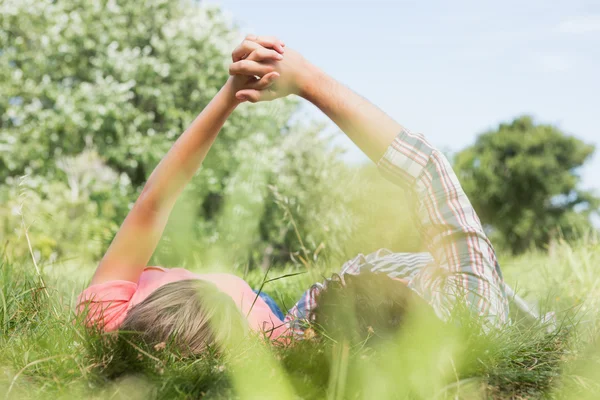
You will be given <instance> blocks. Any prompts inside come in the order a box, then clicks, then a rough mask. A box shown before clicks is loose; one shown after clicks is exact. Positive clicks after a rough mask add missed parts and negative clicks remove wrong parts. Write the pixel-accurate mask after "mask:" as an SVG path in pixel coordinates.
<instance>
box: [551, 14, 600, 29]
mask: <svg viewBox="0 0 600 400" xmlns="http://www.w3.org/2000/svg"><path fill="white" fill-rule="evenodd" d="M558 31H559V32H563V33H590V32H600V15H582V16H579V17H569V18H567V19H565V20H563V21H562V22H561V23H560V24H558Z"/></svg>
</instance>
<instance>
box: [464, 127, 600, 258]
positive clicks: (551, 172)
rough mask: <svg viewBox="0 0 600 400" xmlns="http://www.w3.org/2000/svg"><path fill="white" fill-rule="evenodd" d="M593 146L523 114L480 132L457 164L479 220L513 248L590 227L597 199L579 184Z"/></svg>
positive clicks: (519, 247) (520, 249) (596, 207)
mask: <svg viewBox="0 0 600 400" xmlns="http://www.w3.org/2000/svg"><path fill="white" fill-rule="evenodd" d="M593 152H594V146H593V145H590V144H586V143H584V142H583V141H581V140H579V139H577V138H575V137H573V136H569V135H566V134H565V133H563V132H562V131H561V130H559V129H558V128H556V127H554V126H551V125H547V124H536V123H534V121H533V119H532V118H531V117H529V116H521V117H519V118H516V119H515V120H513V121H512V122H510V123H502V124H500V126H499V127H498V129H496V130H493V131H489V132H486V133H484V134H482V135H480V136H479V137H478V138H477V140H476V142H475V144H474V145H473V146H470V147H468V148H466V149H464V150H463V151H461V152H460V153H458V154H457V155H456V157H455V168H456V172H457V174H458V176H459V177H460V180H461V182H462V184H463V187H464V189H465V191H466V193H467V194H468V195H469V197H470V198H471V200H472V202H473V206H474V207H475V209H476V210H477V212H478V214H479V216H480V218H481V219H482V222H483V223H484V224H488V225H489V226H491V228H493V234H494V235H495V236H496V237H497V239H499V240H500V242H501V243H503V244H504V245H506V246H507V247H508V248H509V249H511V250H512V251H513V252H515V253H520V252H522V251H524V250H527V249H528V248H530V247H531V246H538V247H539V246H543V245H544V244H547V243H548V241H549V240H550V238H552V237H553V236H557V235H562V236H563V237H566V238H573V237H576V236H577V235H578V234H580V233H581V232H582V231H584V230H585V229H589V228H590V227H591V223H590V220H589V216H590V213H592V212H594V211H596V210H597V209H598V205H599V204H600V203H599V199H598V198H597V197H595V196H594V194H593V193H591V192H589V191H584V190H581V189H580V188H579V184H580V181H581V179H580V177H579V175H578V170H579V168H580V167H581V166H582V165H583V164H585V162H586V161H587V160H588V159H589V158H590V157H591V155H592V154H593Z"/></svg>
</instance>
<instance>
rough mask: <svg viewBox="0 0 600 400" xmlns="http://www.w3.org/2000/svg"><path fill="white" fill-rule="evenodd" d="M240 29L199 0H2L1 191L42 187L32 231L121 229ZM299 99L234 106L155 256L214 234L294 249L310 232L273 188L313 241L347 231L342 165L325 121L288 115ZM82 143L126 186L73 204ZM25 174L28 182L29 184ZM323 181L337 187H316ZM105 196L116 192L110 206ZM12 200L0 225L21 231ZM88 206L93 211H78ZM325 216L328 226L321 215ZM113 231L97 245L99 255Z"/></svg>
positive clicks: (257, 251)
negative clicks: (339, 185) (325, 134)
mask: <svg viewBox="0 0 600 400" xmlns="http://www.w3.org/2000/svg"><path fill="white" fill-rule="evenodd" d="M239 38H240V35H239V34H238V33H237V32H236V31H235V30H234V29H233V28H232V27H231V24H230V23H229V22H228V21H227V20H226V19H225V18H224V17H223V15H222V14H221V12H220V11H219V9H218V8H217V7H215V6H205V5H203V4H201V3H199V2H197V1H170V0H149V1H145V2H143V6H141V5H140V3H139V2H131V1H115V0H96V1H88V0H68V1H66V0H65V1H62V0H61V1H39V0H5V1H3V2H2V3H0V94H1V95H0V151H1V157H0V191H2V192H3V193H0V198H2V199H3V204H5V205H8V204H9V203H10V204H11V205H12V207H15V206H18V205H19V202H20V200H19V199H22V198H23V197H22V192H23V191H33V192H35V193H34V194H35V195H32V196H30V197H29V198H35V199H36V200H35V202H34V203H35V204H33V203H32V204H31V207H29V208H27V207H26V208H25V210H26V211H28V212H30V213H35V212H36V211H40V212H44V213H45V214H44V218H43V219H40V218H38V215H35V216H34V217H33V218H30V219H33V220H35V221H37V224H33V225H32V234H33V235H34V236H35V234H36V232H37V233H38V236H39V235H42V233H43V236H44V237H49V238H52V237H54V238H64V237H68V238H77V237H81V238H82V240H83V238H84V237H85V238H87V237H90V235H78V234H77V232H70V233H69V234H68V235H66V234H58V233H57V232H56V231H57V230H61V229H63V230H69V229H84V228H89V227H91V226H94V224H92V223H91V221H92V220H93V219H94V218H96V219H98V220H100V221H104V220H107V221H106V223H98V224H96V225H97V230H99V231H101V232H102V234H100V235H97V234H92V235H91V237H96V238H107V237H108V238H110V236H111V235H110V234H106V230H107V229H108V230H109V231H110V232H114V230H115V228H116V226H117V224H118V223H120V220H121V219H122V218H123V217H124V214H125V213H126V212H127V206H128V205H129V203H130V202H131V201H133V200H134V198H135V193H136V191H137V190H139V188H140V186H141V185H142V184H143V183H144V182H145V180H146V178H147V176H148V175H149V174H150V172H151V170H152V169H153V167H154V166H155V165H156V164H157V163H158V161H159V160H160V158H161V157H162V156H163V155H164V154H165V152H166V151H167V150H168V148H169V147H170V146H171V144H172V142H173V141H174V139H175V138H176V137H177V135H179V133H180V132H182V131H183V130H184V129H185V127H186V126H187V125H188V124H189V123H190V122H191V121H192V120H193V118H194V117H195V115H196V114H197V113H198V112H199V111H200V110H202V109H203V107H205V106H206V104H207V103H208V102H209V101H210V99H211V98H212V97H213V96H214V95H215V94H216V93H217V91H218V90H219V88H220V86H221V85H222V84H223V83H224V82H225V80H226V79H227V77H228V71H227V64H228V62H230V55H229V54H230V51H231V49H232V48H233V46H234V44H235V43H236V42H237V41H238V40H239ZM297 105H298V103H297V102H296V101H293V100H281V101H277V102H274V103H262V104H256V105H243V106H241V107H240V108H239V109H238V110H237V111H236V112H235V113H234V115H233V116H232V117H231V118H230V119H229V120H228V121H227V123H226V124H225V127H224V128H223V130H222V132H221V134H220V137H219V140H217V142H216V143H215V146H214V147H213V149H212V150H211V152H210V154H209V156H208V157H207V159H206V161H205V163H204V166H203V170H202V173H201V174H199V176H198V177H197V178H196V179H195V180H194V181H193V182H192V184H191V185H190V186H189V188H188V189H187V190H186V192H185V195H184V199H183V200H182V201H181V202H180V205H179V207H178V210H177V212H176V213H175V216H174V218H173V222H172V223H171V224H170V227H169V230H168V232H167V238H166V239H167V240H165V242H164V243H163V246H162V247H161V249H160V250H159V252H158V253H157V257H158V261H163V262H165V263H167V264H171V263H175V262H179V261H181V260H180V259H179V258H180V257H179V256H178V255H177V254H176V253H180V252H181V251H183V250H184V247H186V246H187V247H186V248H193V249H194V250H195V253H198V250H199V248H198V246H200V248H201V249H207V248H208V249H212V248H214V247H216V246H215V245H216V244H219V247H221V248H223V247H224V248H225V249H226V251H225V252H224V253H226V254H227V255H228V256H229V258H231V259H232V261H236V262H241V263H245V262H246V261H247V260H248V259H251V260H252V259H254V260H259V261H262V259H263V258H264V257H265V256H264V255H263V253H265V251H266V250H267V249H268V248H269V246H271V247H275V248H278V249H279V251H277V252H274V253H273V252H272V251H271V250H269V251H267V252H266V253H267V254H268V255H269V257H267V258H270V257H271V255H270V254H272V253H273V254H272V257H273V258H275V259H279V260H283V259H285V260H287V259H289V256H290V253H294V252H295V251H297V250H299V247H300V246H299V245H298V243H299V242H298V238H297V235H296V234H295V233H294V232H293V231H292V230H291V229H290V226H291V225H290V219H289V218H284V217H285V215H287V214H286V212H285V210H284V208H282V207H281V206H280V205H278V203H276V197H277V196H282V197H281V198H286V199H287V202H288V203H287V204H288V208H289V209H290V210H291V214H290V215H294V216H295V223H296V224H297V225H298V229H297V230H298V232H299V233H300V234H301V235H303V236H307V238H306V240H305V243H304V244H305V246H308V247H310V246H313V244H314V248H313V249H316V248H317V247H318V246H319V245H320V244H321V242H328V249H332V250H333V249H335V245H333V244H332V243H330V242H329V240H327V237H326V235H332V236H333V237H336V238H338V239H339V240H340V241H341V240H343V239H344V238H345V237H347V236H349V235H350V234H351V233H350V232H348V230H347V229H342V227H341V225H343V224H342V222H341V221H342V218H341V216H342V215H343V214H344V207H345V206H344V204H345V200H344V196H343V194H342V193H341V189H340V190H338V191H337V192H336V191H335V190H330V187H329V186H330V180H331V179H335V178H336V176H337V175H338V174H339V173H341V169H342V166H341V164H340V163H339V161H338V160H337V158H336V157H335V156H333V155H330V154H329V151H328V148H329V142H328V141H327V140H325V139H323V138H321V137H320V131H321V129H319V127H318V126H311V125H310V124H290V123H289V122H288V121H290V117H291V115H292V114H293V113H294V112H295V110H296V109H297ZM86 152H87V153H88V154H92V153H93V154H97V155H98V159H100V160H103V161H104V162H105V163H106V164H107V166H108V167H109V168H110V169H112V170H113V171H114V177H115V182H116V181H119V182H125V183H123V185H121V184H118V185H117V184H116V183H115V185H114V189H115V190H118V191H119V193H122V191H123V190H125V192H126V195H124V196H122V195H115V196H113V198H111V197H110V194H109V193H110V192H107V191H106V190H105V189H106V188H105V187H104V186H102V187H101V189H98V190H96V189H95V188H96V187H97V186H94V185H92V186H91V188H92V189H91V191H90V192H89V193H87V192H86V193H83V194H82V195H81V196H76V197H77V198H76V201H77V202H95V203H96V206H85V207H73V204H72V203H73V202H74V201H75V200H74V197H73V196H69V195H67V194H64V195H62V194H61V195H58V194H57V193H58V192H61V191H68V192H77V191H78V189H77V188H76V187H74V186H73V185H76V180H74V179H73V176H79V175H81V173H80V172H81V171H80V172H77V169H78V168H79V169H81V168H83V167H85V165H79V164H81V163H79V164H77V163H75V164H73V163H72V162H71V163H70V164H69V165H70V166H71V168H69V171H71V172H69V173H67V172H66V170H65V165H66V164H65V161H64V160H74V159H80V158H78V157H79V155H81V154H82V153H86ZM84 159H85V157H84ZM73 169H75V170H73ZM93 171H97V172H98V173H101V172H100V171H105V169H103V168H93V169H92V172H93ZM102 173H103V174H104V175H106V173H105V172H102ZM78 174H79V175H78ZM23 175H29V176H30V178H28V179H25V180H24V182H30V183H31V184H25V185H24V184H22V182H23V181H22V180H20V177H21V176H23ZM119 185H120V186H119ZM269 185H271V186H272V187H273V189H272V190H271V189H269ZM49 188H52V190H50V189H49ZM61 193H62V192H61ZM322 195H323V196H325V195H327V196H328V197H329V198H330V200H327V201H319V200H318V198H319V197H320V196H322ZM107 196H108V197H107ZM25 198H27V197H25ZM44 202H49V203H53V204H47V205H44V204H43V203H44ZM106 202H116V203H117V204H116V205H115V206H114V207H111V212H110V213H108V214H102V212H101V210H102V209H104V208H106V207H104V205H105V203H106ZM0 207H2V206H0ZM62 209H70V210H71V211H70V213H68V214H69V217H68V218H65V219H64V220H60V221H58V219H57V220H55V223H54V224H53V223H52V222H51V220H52V218H59V215H62V213H59V212H58V210H62ZM78 209H81V210H85V212H83V211H82V212H81V213H76V210H78ZM52 210H56V212H54V211H52ZM336 213H339V214H336ZM13 214H14V213H13V212H12V211H11V210H10V209H6V208H5V209H4V212H0V216H2V215H4V216H5V217H4V218H0V231H4V232H5V233H7V234H11V232H13V231H14V229H15V226H18V224H16V223H15V222H14V221H12V222H11V221H9V219H10V216H11V215H13ZM288 214H289V213H288ZM65 216H66V214H65ZM78 218H83V219H85V220H86V221H88V222H90V223H89V224H88V225H86V226H85V227H84V226H81V227H77V224H69V223H68V222H69V220H72V221H73V220H76V219H78ZM42 221H46V223H41V222H42ZM336 221H337V222H336ZM336 224H337V225H336ZM329 226H331V229H332V230H331V231H327V229H325V228H324V227H329ZM335 226H340V227H339V228H336V229H334V227H335ZM34 242H39V241H36V240H34ZM46 242H48V243H55V242H56V243H55V247H56V248H55V250H57V251H59V250H60V246H62V244H61V243H60V242H58V241H51V240H50V241H46ZM105 244H106V243H104V245H97V246H93V249H94V253H95V254H94V256H95V257H97V256H99V254H97V252H98V251H100V250H99V249H102V248H104V247H105ZM191 244H193V245H194V246H188V245H191ZM62 250H64V248H63V249H62ZM48 251H51V249H50V250H48ZM188 253H189V251H188Z"/></svg>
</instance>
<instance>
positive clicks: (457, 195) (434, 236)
mask: <svg viewBox="0 0 600 400" xmlns="http://www.w3.org/2000/svg"><path fill="white" fill-rule="evenodd" d="M232 58H233V63H232V64H231V66H230V74H231V77H230V79H229V80H228V81H227V82H226V83H225V85H224V86H223V88H222V89H221V90H220V91H219V93H218V94H217V95H216V96H215V97H214V99H213V100H212V101H211V102H210V104H209V105H208V106H207V107H206V108H205V109H204V110H203V111H202V112H201V113H200V114H199V116H198V117H197V118H196V119H195V121H194V122H193V123H192V124H191V125H190V127H189V128H188V129H187V130H186V131H185V132H184V133H183V134H182V135H181V136H180V137H179V139H178V140H177V141H176V143H175V144H174V145H173V147H172V148H171V150H170V151H169V152H168V153H167V155H166V156H165V157H164V159H163V160H162V161H161V162H160V164H159V165H158V166H157V167H156V169H155V170H154V171H153V173H152V174H151V176H150V178H149V179H148V182H147V183H146V185H145V187H144V189H143V191H142V193H141V194H140V196H139V198H138V200H137V201H136V203H135V205H134V206H133V208H132V210H131V211H130V213H129V215H128V216H127V218H126V219H125V221H124V222H123V224H122V226H121V228H120V230H119V232H118V233H117V235H116V236H115V238H114V240H113V242H112V244H111V245H110V247H109V249H108V251H107V252H106V255H105V256H104V257H103V259H102V261H101V262H100V264H99V266H98V268H97V270H96V272H95V274H94V276H93V278H92V280H91V283H90V286H89V287H88V288H87V289H85V290H84V291H83V292H82V293H81V295H80V296H79V300H78V311H79V312H82V313H83V312H84V311H85V315H86V316H85V321H86V323H87V324H89V325H94V326H97V327H99V328H101V329H103V330H105V331H113V330H117V329H119V330H122V331H135V332H139V333H140V334H141V335H142V337H143V339H144V340H145V341H147V342H148V343H149V344H153V343H161V342H167V341H171V342H175V343H176V344H177V345H179V346H182V347H185V348H186V349H188V350H190V351H191V352H193V353H200V352H202V351H203V350H204V349H205V348H206V347H207V346H208V345H211V344H213V343H221V342H223V341H227V340H228V338H230V337H231V336H232V335H233V334H234V332H237V331H239V329H242V330H244V329H246V328H250V329H251V330H253V331H256V332H259V333H264V334H266V335H267V336H268V337H269V338H270V339H271V340H274V341H278V342H285V343H287V342H288V341H289V339H290V338H292V337H297V338H302V337H303V334H304V333H305V332H307V331H306V330H307V328H310V327H314V326H319V327H323V329H325V330H328V331H335V330H336V329H337V330H338V331H340V332H343V331H344V330H347V329H348V328H347V326H350V325H348V322H349V320H352V324H351V326H352V328H351V329H352V330H353V332H352V335H353V336H356V337H365V336H369V335H373V334H375V335H377V334H384V333H386V332H394V331H395V330H397V329H398V328H399V327H400V326H401V325H402V322H403V320H404V316H405V314H406V312H407V311H408V309H409V308H410V307H411V306H412V305H413V304H418V303H422V304H427V307H428V308H429V309H430V310H432V312H434V313H435V314H436V315H437V316H438V317H439V318H441V319H442V320H447V319H448V318H449V317H450V315H451V313H452V311H453V309H454V308H455V306H456V304H459V303H460V304H465V305H466V306H467V307H468V308H469V309H470V310H472V311H473V313H474V314H475V315H477V316H479V317H480V318H481V319H482V320H483V321H484V324H487V325H489V326H501V325H502V324H504V323H506V322H507V321H508V301H507V297H506V294H505V290H504V283H503V279H502V273H501V271H500V267H499V265H498V261H497V259H496V255H495V252H494V249H493V247H492V244H491V243H490V241H489V240H488V238H487V236H486V235H485V232H484V230H483V229H482V226H481V223H480V221H479V219H478V217H477V215H476V213H475V211H474V209H473V207H472V206H471V203H470V202H469V200H468V198H467V196H466V195H465V193H464V191H463V189H462V188H461V186H460V184H459V182H458V179H457V177H456V175H455V174H454V172H453V171H452V168H451V167H450V165H449V163H448V161H447V160H446V158H445V157H444V155H443V154H442V153H441V152H440V151H439V150H437V149H435V148H434V147H432V146H431V145H430V144H429V143H428V142H427V141H426V140H425V139H424V138H423V136H421V135H418V134H415V133H412V132H410V131H409V130H407V129H405V128H403V127H402V126H401V125H399V124H398V123H397V122H395V121H394V120H392V119H391V118H390V117H389V116H387V115H386V114H385V113H384V112H382V111H381V110H379V109H378V108H377V107H376V106H374V105H373V104H371V103H370V102H368V101H367V100H365V99H363V98H362V97H360V96H359V95H357V94H355V93H354V92H353V91H351V90H350V89H348V88H346V87H345V86H344V85H342V84H340V83H338V82H337V81H336V80H334V79H333V78H331V77H330V76H328V75H327V74H325V73H324V72H323V71H321V70H320V69H318V68H317V67H315V66H314V65H312V64H311V63H309V62H308V61H307V60H305V59H304V58H303V57H302V56H301V55H300V54H298V53H297V52H295V51H294V50H292V49H290V48H286V47H285V44H284V43H283V42H281V41H280V40H278V39H276V38H272V37H263V36H260V37H257V36H248V37H247V38H246V39H245V40H244V41H243V42H242V44H241V45H240V46H238V47H237V48H236V49H235V50H234V51H233V55H232ZM392 78H393V77H390V79H392ZM291 94H295V95H299V96H301V97H303V98H304V99H306V100H308V101H310V102H311V103H313V104H314V105H315V106H317V107H318V108H319V109H320V110H321V111H323V112H324V113H325V114H326V115H327V116H328V117H329V118H331V120H333V121H334V122H335V123H336V124H337V125H338V126H339V127H340V128H341V129H342V130H343V131H344V132H345V133H346V134H347V135H348V137H349V138H350V139H352V141H354V143H355V144H356V145H357V146H358V147H359V148H360V149H361V150H362V151H363V152H364V153H365V154H366V155H367V156H368V157H369V158H370V159H371V160H373V161H374V162H376V163H377V165H378V167H379V169H380V170H381V172H382V173H383V174H384V175H385V176H387V177H388V178H389V179H390V180H391V181H392V182H393V183H395V184H397V185H400V186H401V187H403V188H404V189H405V190H406V191H407V193H408V194H409V196H410V198H411V199H412V202H411V204H412V208H411V210H410V211H411V212H412V214H413V215H414V217H415V219H416V221H417V223H418V227H419V231H420V234H421V235H422V238H423V241H424V243H425V244H426V245H427V249H428V252H425V253H414V254H409V253H392V252H390V251H388V250H385V249H382V250H379V251H377V252H375V253H373V254H370V255H367V256H364V255H362V254H361V255H358V256H357V257H356V258H354V259H353V260H350V261H348V262H347V263H345V264H344V266H343V267H342V269H341V272H340V274H338V275H334V276H333V277H332V279H328V280H326V281H325V282H324V283H317V284H315V285H313V286H312V287H311V288H310V289H309V290H307V291H306V293H305V294H304V295H303V296H302V298H301V299H300V301H299V302H298V303H297V304H296V305H295V306H294V307H293V308H292V309H291V310H290V311H289V312H288V313H287V315H285V316H284V315H283V314H282V313H281V312H280V311H279V310H278V309H277V306H276V305H274V303H273V302H272V301H271V300H270V299H269V298H268V297H265V296H258V295H256V294H255V293H254V292H253V291H252V289H251V288H250V286H249V285H248V284H247V283H246V282H245V281H244V280H242V279H241V278H239V277H237V276H235V275H230V274H195V273H192V272H190V271H187V270H185V269H181V268H174V269H166V268H162V267H149V266H147V263H148V262H149V260H150V257H151V256H152V253H153V252H154V250H155V248H156V246H157V244H158V241H159V240H160V238H161V235H162V233H163V230H164V228H165V225H166V223H167V219H168V217H169V214H170V212H171V210H172V208H173V206H174V204H175V201H176V200H177V198H178V196H179V194H180V193H181V191H182V190H183V189H184V187H185V185H186V184H187V183H188V182H189V181H190V179H191V178H192V176H193V175H194V174H195V173H196V171H197V170H198V168H199V167H200V165H201V164H202V161H203V160H204V157H205V156H206V154H207V152H208V151H209V149H210V147H211V145H212V144H213V142H214V140H215V139H216V138H217V135H218V133H219V130H220V129H221V127H222V126H223V124H224V123H225V121H226V119H227V117H228V116H229V115H230V114H231V113H232V112H233V111H234V110H235V108H236V107H237V106H238V105H239V104H240V103H242V102H245V101H248V102H253V103H254V102H259V101H269V100H274V99H277V98H281V97H284V96H288V95H291ZM401 95H402V93H398V96H401ZM390 223H393V221H390ZM342 326H345V327H346V328H342ZM336 327H337V328H336ZM238 328H239V329H238ZM308 332H310V335H304V337H306V336H312V332H314V330H311V331H308Z"/></svg>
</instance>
